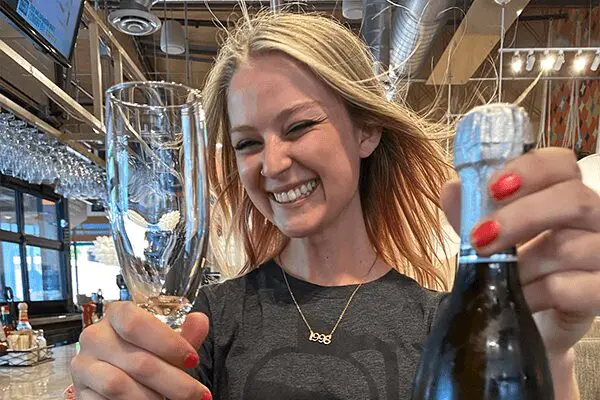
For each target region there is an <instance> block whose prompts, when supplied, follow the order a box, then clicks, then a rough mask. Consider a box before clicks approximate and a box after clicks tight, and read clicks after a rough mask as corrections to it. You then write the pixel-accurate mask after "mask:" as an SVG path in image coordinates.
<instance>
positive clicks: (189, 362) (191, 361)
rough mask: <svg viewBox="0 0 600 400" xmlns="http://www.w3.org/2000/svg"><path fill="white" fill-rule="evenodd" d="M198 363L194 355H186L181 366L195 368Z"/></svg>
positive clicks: (197, 358)
mask: <svg viewBox="0 0 600 400" xmlns="http://www.w3.org/2000/svg"><path fill="white" fill-rule="evenodd" d="M199 362H200V357H198V354H196V353H188V355H187V356H185V359H184V360H183V366H184V367H185V368H196V367H197V366H198V363H199Z"/></svg>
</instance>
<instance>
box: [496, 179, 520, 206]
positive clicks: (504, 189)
mask: <svg viewBox="0 0 600 400" xmlns="http://www.w3.org/2000/svg"><path fill="white" fill-rule="evenodd" d="M520 187H521V177H520V176H519V175H517V174H514V173H509V174H506V175H502V176H501V177H500V178H498V180H497V181H496V182H494V183H493V184H492V185H490V191H491V192H492V196H494V198H495V199H496V200H502V199H504V198H505V197H508V196H510V195H511V194H513V193H514V192H516V191H517V190H519V188H520Z"/></svg>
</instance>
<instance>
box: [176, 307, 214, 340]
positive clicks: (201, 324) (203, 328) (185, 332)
mask: <svg viewBox="0 0 600 400" xmlns="http://www.w3.org/2000/svg"><path fill="white" fill-rule="evenodd" d="M208 324H209V321H208V317H207V316H206V315H205V314H203V313H199V312H193V313H190V314H188V316H187V317H186V318H185V321H184V322H183V325H182V326H181V336H182V337H183V338H184V339H185V340H187V342H188V343H189V344H191V345H192V347H193V348H195V349H197V348H199V347H200V345H202V343H203V342H204V340H205V339H206V335H208V329H209V328H208Z"/></svg>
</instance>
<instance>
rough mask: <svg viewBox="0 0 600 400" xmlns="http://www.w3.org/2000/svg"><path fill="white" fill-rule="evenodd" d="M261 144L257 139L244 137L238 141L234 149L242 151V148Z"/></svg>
mask: <svg viewBox="0 0 600 400" xmlns="http://www.w3.org/2000/svg"><path fill="white" fill-rule="evenodd" d="M258 144H260V143H259V142H258V141H257V140H253V139H242V140H240V141H239V142H237V144H236V145H235V146H233V149H234V150H235V151H242V150H247V149H249V148H250V147H252V146H255V145H258Z"/></svg>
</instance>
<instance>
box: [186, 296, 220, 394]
mask: <svg viewBox="0 0 600 400" xmlns="http://www.w3.org/2000/svg"><path fill="white" fill-rule="evenodd" d="M192 312H201V313H204V314H206V316H207V317H208V320H209V329H208V335H207V336H206V340H205V341H204V343H202V345H201V346H200V347H199V348H198V349H197V351H198V355H199V356H200V364H198V367H196V368H195V369H193V370H188V372H189V373H190V375H192V376H193V377H195V378H196V379H198V380H199V381H200V382H202V384H203V385H205V386H206V387H207V388H208V389H209V390H211V391H212V386H213V367H214V366H213V359H214V337H213V335H214V329H213V323H214V321H213V318H212V313H211V310H210V303H209V300H208V296H207V293H206V290H202V289H201V290H200V291H199V293H198V297H197V298H196V302H195V303H194V307H193V309H192Z"/></svg>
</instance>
